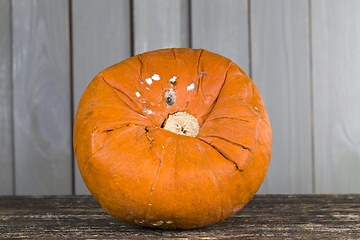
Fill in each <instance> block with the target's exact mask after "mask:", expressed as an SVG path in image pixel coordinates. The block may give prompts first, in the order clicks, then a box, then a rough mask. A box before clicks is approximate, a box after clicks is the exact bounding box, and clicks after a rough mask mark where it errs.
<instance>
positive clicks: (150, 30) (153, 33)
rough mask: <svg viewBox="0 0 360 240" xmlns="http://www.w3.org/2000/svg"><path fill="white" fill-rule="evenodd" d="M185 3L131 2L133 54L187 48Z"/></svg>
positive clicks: (177, 0)
mask: <svg viewBox="0 0 360 240" xmlns="http://www.w3.org/2000/svg"><path fill="white" fill-rule="evenodd" d="M188 3H189V1H188V0H172V1H168V0H134V13H133V14H134V19H133V21H134V29H133V31H134V53H135V54H138V53H142V52H146V51H151V50H155V49H161V48H172V47H176V48H179V47H189V46H190V45H189V44H190V41H189V38H190V35H189V24H190V23H189V4H188Z"/></svg>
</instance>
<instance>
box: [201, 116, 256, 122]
mask: <svg viewBox="0 0 360 240" xmlns="http://www.w3.org/2000/svg"><path fill="white" fill-rule="evenodd" d="M219 119H231V120H238V121H241V122H250V120H246V119H240V118H232V117H216V118H213V119H210V120H207V122H210V121H215V120H219Z"/></svg>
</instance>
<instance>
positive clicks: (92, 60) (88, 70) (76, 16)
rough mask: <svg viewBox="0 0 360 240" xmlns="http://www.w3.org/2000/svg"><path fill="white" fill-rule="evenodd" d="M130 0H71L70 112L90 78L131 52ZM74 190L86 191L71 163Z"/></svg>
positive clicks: (84, 192)
mask: <svg viewBox="0 0 360 240" xmlns="http://www.w3.org/2000/svg"><path fill="white" fill-rule="evenodd" d="M130 22H131V21H130V2H129V1H128V0H125V1H117V0H111V1H110V0H106V1H101V3H100V2H99V1H96V0H91V1H89V0H76V1H72V36H73V94H74V104H73V105H74V114H75V113H76V109H77V106H78V103H79V100H80V98H81V96H82V94H83V92H84V91H85V89H86V87H87V86H88V84H89V83H90V81H91V80H92V79H93V78H94V77H95V76H96V75H97V74H98V73H99V72H100V71H101V70H103V69H105V68H107V67H110V66H111V65H113V64H115V63H117V62H120V61H122V60H124V59H126V58H128V57H130V55H131V23H130ZM75 193H76V194H89V191H88V190H87V188H86V186H85V184H84V182H83V180H82V178H81V176H80V172H79V170H78V167H77V165H76V163H75Z"/></svg>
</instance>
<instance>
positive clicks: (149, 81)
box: [145, 78, 153, 85]
mask: <svg viewBox="0 0 360 240" xmlns="http://www.w3.org/2000/svg"><path fill="white" fill-rule="evenodd" d="M145 82H146V83H147V84H149V85H151V84H152V83H153V81H152V80H151V78H147V79H145Z"/></svg>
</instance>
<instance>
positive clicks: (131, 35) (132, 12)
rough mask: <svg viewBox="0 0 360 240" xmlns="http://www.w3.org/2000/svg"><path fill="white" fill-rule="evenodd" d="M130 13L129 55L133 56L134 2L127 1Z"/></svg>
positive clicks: (132, 0) (131, 0)
mask: <svg viewBox="0 0 360 240" xmlns="http://www.w3.org/2000/svg"><path fill="white" fill-rule="evenodd" d="M129 11H130V14H129V15H130V55H131V56H134V55H135V30H134V27H135V20H134V0H129Z"/></svg>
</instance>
